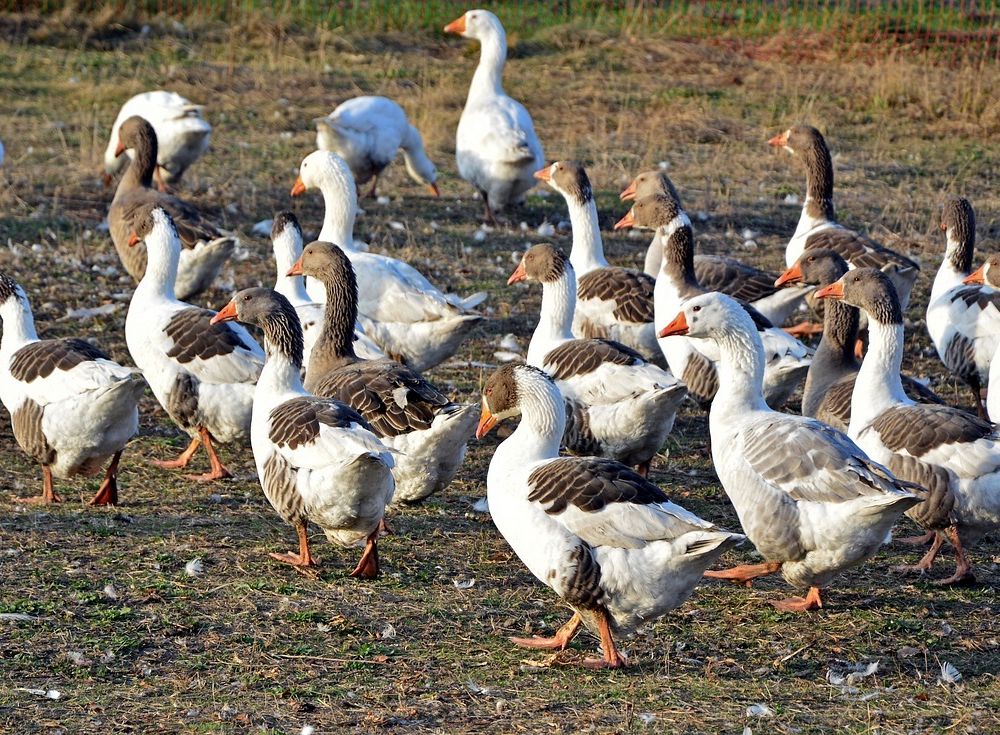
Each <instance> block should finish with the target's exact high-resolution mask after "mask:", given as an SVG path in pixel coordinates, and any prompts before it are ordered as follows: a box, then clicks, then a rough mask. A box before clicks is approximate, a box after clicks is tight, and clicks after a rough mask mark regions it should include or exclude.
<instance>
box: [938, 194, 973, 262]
mask: <svg viewBox="0 0 1000 735" xmlns="http://www.w3.org/2000/svg"><path fill="white" fill-rule="evenodd" d="M941 229H942V230H944V232H945V238H946V240H947V246H946V252H947V254H948V257H949V258H950V259H951V260H952V263H953V264H954V266H955V267H956V268H957V269H958V270H959V272H961V273H968V272H969V271H970V270H971V269H972V254H973V251H974V249H975V247H976V213H975V210H973V209H972V205H971V204H970V203H969V200H968V199H965V198H963V197H951V198H949V199H948V201H947V202H945V204H944V207H943V208H942V209H941Z"/></svg>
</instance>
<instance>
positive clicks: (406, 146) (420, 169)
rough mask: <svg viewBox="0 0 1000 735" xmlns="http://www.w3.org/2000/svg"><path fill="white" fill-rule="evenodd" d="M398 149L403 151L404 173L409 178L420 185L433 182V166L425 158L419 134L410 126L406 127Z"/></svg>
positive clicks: (425, 153) (422, 142)
mask: <svg viewBox="0 0 1000 735" xmlns="http://www.w3.org/2000/svg"><path fill="white" fill-rule="evenodd" d="M400 147H401V148H402V149H403V163H405V164H406V171H407V173H409V174H410V178H412V179H414V180H416V181H418V182H420V183H424V182H426V183H431V182H433V181H434V175H435V170H434V164H433V163H432V162H431V159H429V158H428V157H427V151H426V150H424V141H423V139H422V138H421V137H420V133H419V132H418V131H417V129H416V128H415V127H413V126H412V125H407V129H406V132H405V133H404V135H403V141H402V144H401V145H400Z"/></svg>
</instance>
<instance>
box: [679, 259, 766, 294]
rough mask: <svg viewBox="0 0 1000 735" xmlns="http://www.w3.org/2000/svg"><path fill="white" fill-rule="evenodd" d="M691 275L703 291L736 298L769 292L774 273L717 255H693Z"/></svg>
mask: <svg viewBox="0 0 1000 735" xmlns="http://www.w3.org/2000/svg"><path fill="white" fill-rule="evenodd" d="M694 275H695V278H697V279H698V283H699V284H700V285H701V286H702V287H703V288H705V289H706V290H707V291H719V292H721V293H724V294H726V295H728V296H732V297H733V298H734V299H739V300H740V301H756V300H757V299H762V298H764V297H766V296H770V295H772V294H773V293H775V292H776V291H777V290H778V289H777V288H775V286H774V281H775V279H777V277H778V276H777V275H775V274H773V273H768V272H767V271H762V270H760V269H759V268H754V267H753V266H750V265H747V264H746V263H741V262H740V261H738V260H736V259H734V258H725V257H722V256H720V255H696V256H695V257H694Z"/></svg>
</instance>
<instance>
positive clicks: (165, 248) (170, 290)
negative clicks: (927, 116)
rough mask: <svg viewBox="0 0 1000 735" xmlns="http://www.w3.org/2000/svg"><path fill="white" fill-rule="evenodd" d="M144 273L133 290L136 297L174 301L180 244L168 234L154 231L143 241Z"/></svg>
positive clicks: (175, 298)
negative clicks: (144, 246) (144, 247)
mask: <svg viewBox="0 0 1000 735" xmlns="http://www.w3.org/2000/svg"><path fill="white" fill-rule="evenodd" d="M145 243H146V272H145V274H143V277H142V280H141V281H139V284H138V285H137V286H136V288H135V293H136V295H137V296H138V295H140V294H141V295H143V296H145V297H156V298H159V299H162V300H164V301H176V300H177V297H176V295H175V294H174V285H175V284H176V283H177V267H178V262H179V261H180V257H181V252H180V250H181V248H180V242H179V241H178V240H177V238H176V237H175V236H171V234H170V233H164V232H159V231H157V229H154V230H153V231H152V232H150V233H149V234H148V235H146V239H145Z"/></svg>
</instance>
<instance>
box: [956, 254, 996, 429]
mask: <svg viewBox="0 0 1000 735" xmlns="http://www.w3.org/2000/svg"><path fill="white" fill-rule="evenodd" d="M964 282H965V283H967V284H978V285H982V284H986V285H988V286H990V287H991V288H993V289H1000V253H993V254H992V255H990V257H988V258H987V259H986V260H985V261H984V262H983V264H982V265H981V266H979V268H977V269H976V270H975V271H973V272H972V273H971V274H969V275H968V276H967V277H966V278H965V281H964ZM986 413H987V415H988V416H990V420H991V421H993V423H994V424H996V423H998V422H1000V344H997V348H996V351H995V352H994V353H993V359H992V360H990V374H989V383H988V390H987V392H986Z"/></svg>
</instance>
